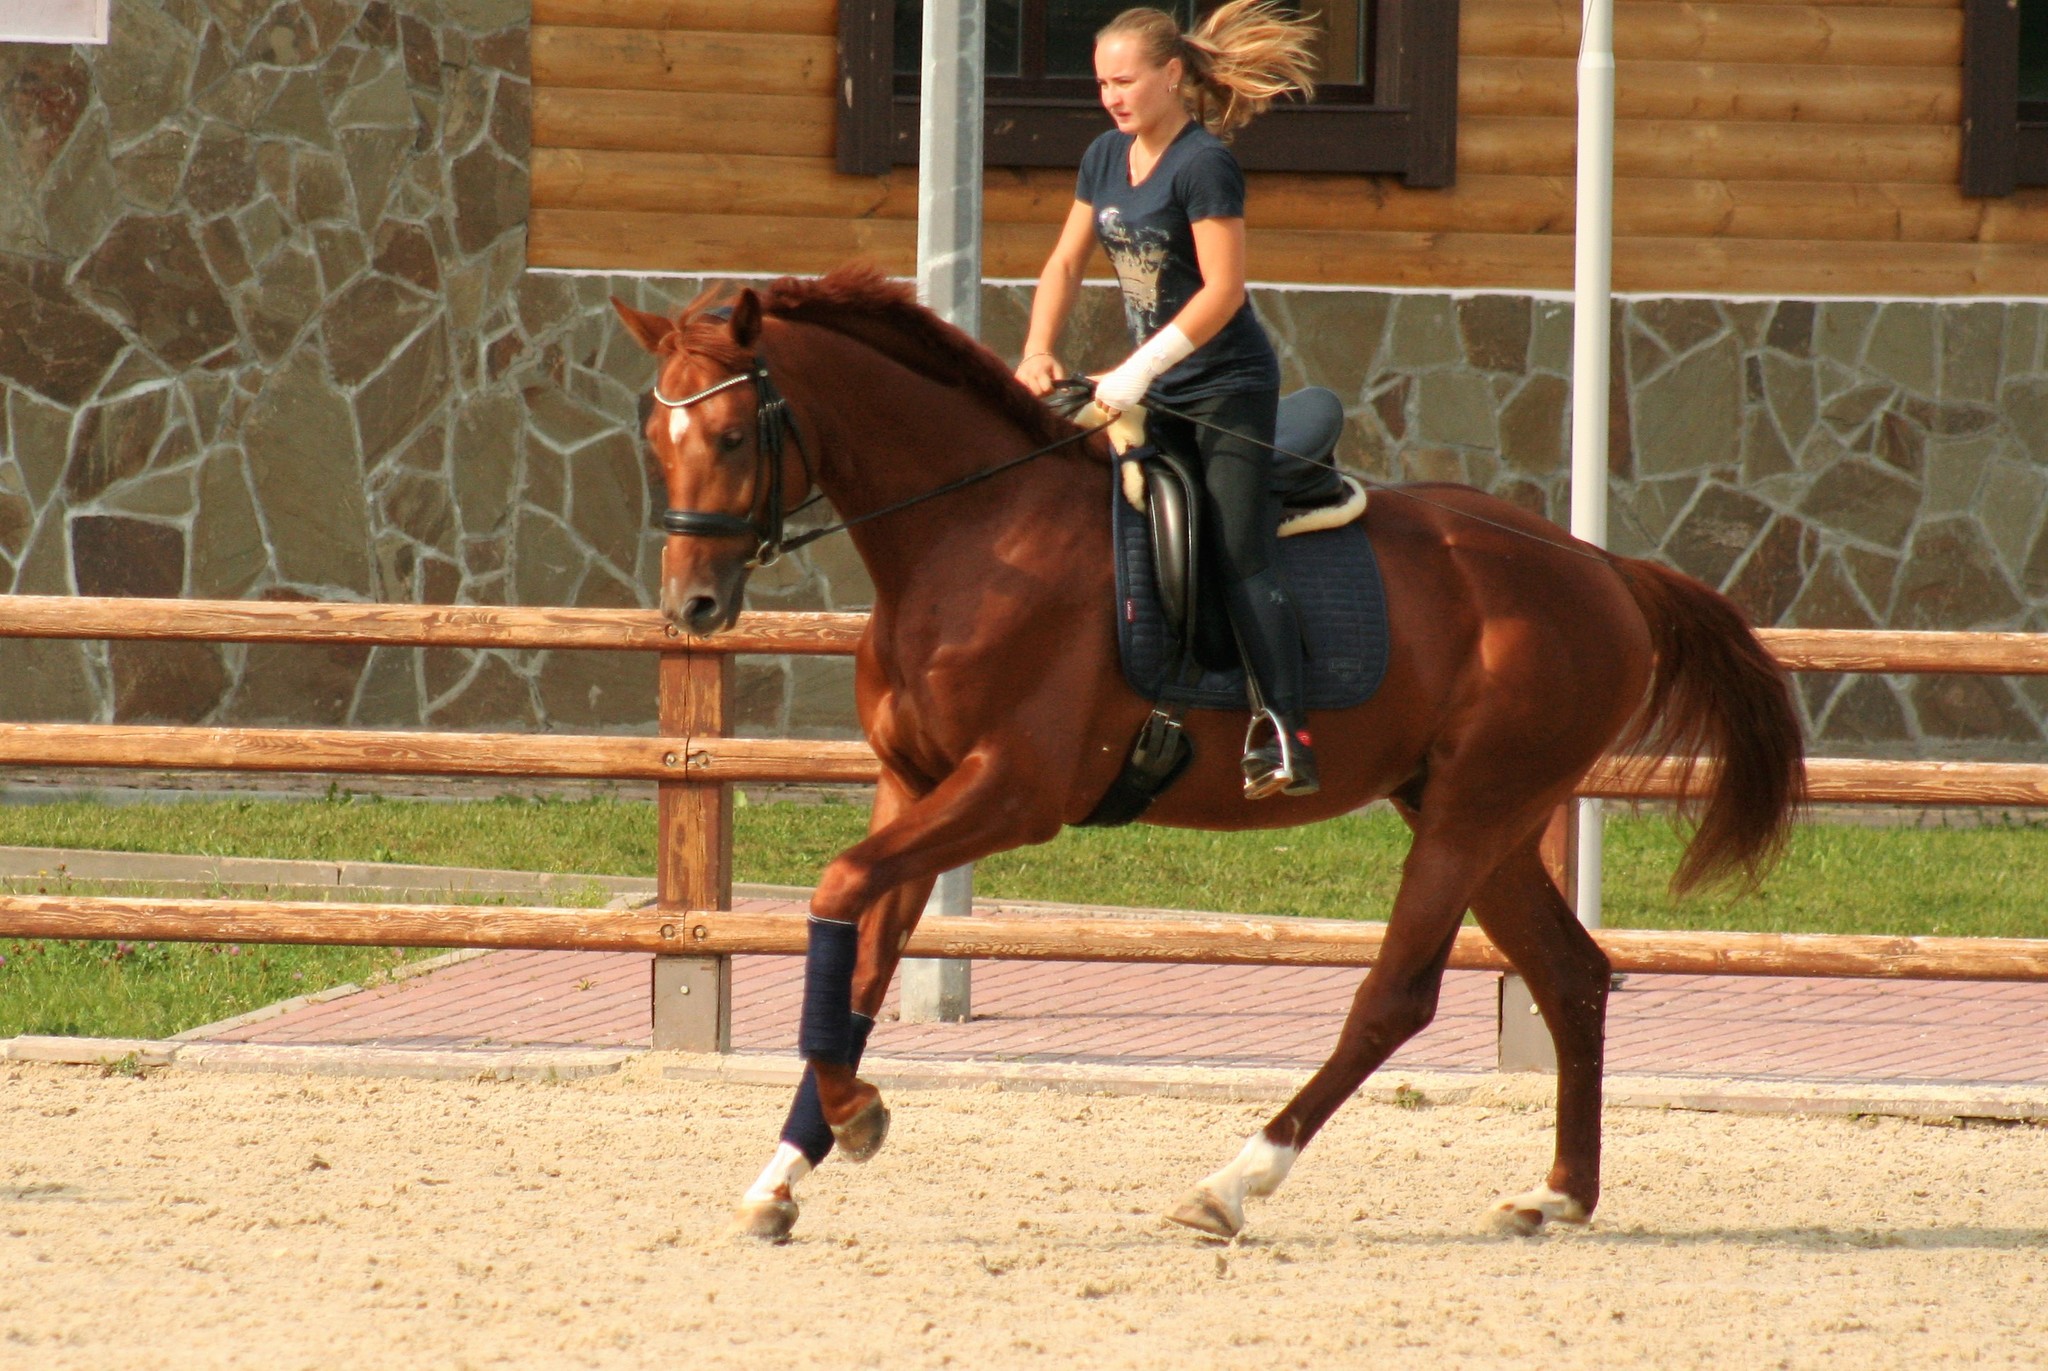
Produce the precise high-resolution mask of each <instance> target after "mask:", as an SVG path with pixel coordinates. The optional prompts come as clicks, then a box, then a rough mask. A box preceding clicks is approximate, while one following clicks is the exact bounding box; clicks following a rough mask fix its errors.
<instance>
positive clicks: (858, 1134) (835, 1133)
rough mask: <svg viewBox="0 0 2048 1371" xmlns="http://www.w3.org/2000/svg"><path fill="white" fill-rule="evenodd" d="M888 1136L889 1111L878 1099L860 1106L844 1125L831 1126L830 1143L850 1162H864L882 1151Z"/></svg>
mask: <svg viewBox="0 0 2048 1371" xmlns="http://www.w3.org/2000/svg"><path fill="white" fill-rule="evenodd" d="M888 1136H889V1110H888V1108H887V1107H886V1106H885V1105H883V1103H882V1101H881V1099H880V1097H877V1098H875V1099H872V1100H869V1101H868V1102H867V1103H866V1104H864V1105H862V1106H861V1107H860V1108H859V1110H857V1111H856V1112H855V1113H854V1116H853V1117H852V1118H850V1119H848V1120H847V1121H846V1122H845V1123H842V1124H834V1125H833V1126H832V1141H833V1142H835V1143H837V1144H838V1145H839V1153H840V1155H841V1156H843V1157H845V1158H846V1160H848V1161H850V1162H864V1161H866V1160H867V1159H868V1158H869V1157H872V1156H874V1155H875V1153H877V1152H879V1151H881V1150H882V1143H883V1140H884V1139H886V1138H887V1137H888Z"/></svg>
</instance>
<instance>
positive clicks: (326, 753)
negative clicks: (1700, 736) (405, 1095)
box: [0, 724, 2048, 808]
mask: <svg viewBox="0 0 2048 1371" xmlns="http://www.w3.org/2000/svg"><path fill="white" fill-rule="evenodd" d="M0 766H71V767H113V768H120V767H129V768H140V767H147V768H149V769H152V770H159V769H172V770H192V771H319V772H335V773H339V774H343V775H409V776H546V777H552V778H568V777H574V778H580V779H587V780H614V781H676V780H687V781H689V782H692V783H698V784H733V783H740V784H748V785H772V784H812V785H815V784H821V783H825V784H872V783H873V782H874V780H875V779H876V776H877V768H876V764H875V754H874V752H873V751H872V750H870V749H869V747H868V745H867V744H866V743H864V742H852V741H831V740H812V739H797V738H727V737H719V736H708V735H707V736H695V737H621V736H619V735H617V734H580V733H538V734H536V733H413V732H398V731H384V732H377V731H372V730H369V729H343V728H328V729H321V728H190V727H180V726H175V725H168V724H161V725H158V724H0ZM1711 774H1712V769H1711V767H1709V766H1701V767H1698V768H1696V769H1695V770H1694V773H1693V776H1692V781H1691V784H1690V789H1692V790H1695V791H1696V790H1698V789H1699V788H1700V787H1702V786H1704V785H1705V784H1706V783H1707V781H1708V780H1709V778H1710V777H1711ZM1680 775H1681V768H1679V767H1678V766H1677V765H1675V764H1674V763H1671V762H1669V761H1657V762H1655V763H1652V764H1649V765H1647V766H1645V765H1641V764H1637V765H1634V766H1631V765H1630V764H1629V763H1627V762H1625V761H1622V760H1618V759H1609V760H1607V761H1605V762H1602V763H1601V764H1600V765H1598V766H1596V767H1595V768H1594V769H1593V770H1592V772H1591V773H1589V774H1588V775H1587V777H1586V779H1585V782H1584V783H1583V784H1582V785H1581V786H1580V787H1579V794H1581V795H1584V796H1586V797H1588V798H1590V799H1612V800H1669V799H1675V798H1677V797H1678V796H1679V795H1681V794H1682V793H1684V790H1683V789H1682V788H1681V786H1680V784H1679V780H1680ZM1806 782H1807V789H1808V793H1809V794H1810V795H1811V796H1812V798H1813V799H1815V800H1817V801H1822V802H1827V803H1843V804H1895V805H2009V806H2013V807H2017V808H2027V807H2031V806H2048V764H2043V763H2038V762H1912V761H1873V760H1865V759H1860V758H1845V757H1815V758H1813V759H1811V760H1810V761H1808V762H1807V764H1806Z"/></svg>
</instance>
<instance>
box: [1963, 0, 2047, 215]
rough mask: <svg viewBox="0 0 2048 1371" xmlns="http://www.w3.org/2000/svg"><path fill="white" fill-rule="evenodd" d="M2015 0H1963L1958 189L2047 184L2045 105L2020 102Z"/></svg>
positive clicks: (1986, 191) (1974, 191)
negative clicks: (1960, 178)
mask: <svg viewBox="0 0 2048 1371" xmlns="http://www.w3.org/2000/svg"><path fill="white" fill-rule="evenodd" d="M2019 49H2020V11H2019V5H2018V3H2017V0H1964V5H1963V194H1965V195H2010V194H2012V193H2013V192H2014V191H2015V190H2017V189H2018V188H2019V187H2021V186H2048V110H2043V109H2040V108H2038V107H2035V106H2025V107H2023V106H2022V105H2021V104H2020V94H2019V89H2020V88H2019V76H2020V62H2019Z"/></svg>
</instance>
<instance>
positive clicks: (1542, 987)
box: [1472, 840, 1610, 1233]
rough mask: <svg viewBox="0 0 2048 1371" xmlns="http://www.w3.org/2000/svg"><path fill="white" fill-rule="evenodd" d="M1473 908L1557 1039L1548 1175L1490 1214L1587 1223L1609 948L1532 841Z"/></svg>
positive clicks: (1528, 1222) (1503, 1220)
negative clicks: (1553, 1145)
mask: <svg viewBox="0 0 2048 1371" xmlns="http://www.w3.org/2000/svg"><path fill="white" fill-rule="evenodd" d="M1472 916H1473V917H1474V918H1475V919H1477V920H1478V921H1479V926H1480V927H1481V928H1482V929H1484V930H1485V931H1486V936H1487V937H1489V938H1491V939H1492V940H1493V945H1494V946H1495V947H1498V948H1499V949H1500V950H1501V951H1502V952H1503V953H1505V954H1506V956H1507V959H1508V961H1509V962H1510V963H1512V964H1513V966H1514V968H1515V970H1516V972H1518V973H1519V974H1520V975H1521V977H1522V979H1523V980H1524V981H1526V982H1527V983H1528V985H1529V995H1530V998H1532V999H1533V1000H1535V1002H1536V1007H1537V1008H1538V1009H1540V1010H1541V1011H1543V1021H1544V1023H1545V1024H1546V1025H1548V1027H1549V1029H1550V1037H1551V1041H1552V1042H1554V1043H1555V1044H1556V1046H1557V1154H1556V1158H1555V1160H1554V1161H1553V1163H1552V1165H1551V1168H1550V1175H1549V1177H1548V1179H1547V1180H1546V1181H1545V1183H1544V1184H1543V1185H1541V1186H1539V1187H1537V1188H1536V1189H1534V1190H1531V1191H1528V1192H1526V1193H1524V1194H1520V1195H1514V1196H1510V1197H1508V1198H1506V1199H1503V1200H1502V1201H1501V1202H1500V1203H1499V1204H1497V1205H1495V1206H1494V1208H1493V1210H1492V1211H1491V1218H1492V1220H1493V1222H1494V1223H1495V1224H1496V1225H1497V1226H1498V1227H1500V1228H1503V1229H1505V1230H1508V1231H1511V1232H1516V1233H1534V1232H1535V1231H1536V1230H1537V1229H1539V1228H1541V1227H1542V1226H1543V1225H1544V1224H1546V1223H1549V1222H1553V1221H1562V1222H1565V1223H1584V1222H1585V1221H1586V1220H1587V1218H1589V1217H1590V1216H1591V1215H1592V1213H1593V1206H1594V1205H1595V1204H1597V1203H1598V1202H1599V1199H1600V1082H1601V1072H1602V1069H1603V1056H1604V1053H1605V1050H1606V1031H1607V987H1608V976H1609V972H1610V968H1609V965H1608V961H1607V954H1606V953H1604V952H1602V951H1601V950H1600V946H1599V944H1597V943H1595V942H1594V941H1593V938H1592V935H1590V934H1589V933H1587V932H1586V930H1585V928H1584V926H1583V925H1581V924H1580V923H1579V921H1578V918H1577V916H1576V915H1574V914H1573V913H1572V910H1571V906H1569V905H1567V904H1566V903H1565V902H1564V897H1563V896H1562V895H1560V894H1558V891H1557V886H1556V885H1555V884H1554V883H1552V881H1551V879H1550V873H1549V872H1547V871H1545V870H1544V869H1543V860H1542V858H1541V857H1540V856H1539V855H1538V850H1537V846H1536V843H1535V842H1534V841H1533V840H1532V841H1531V842H1529V843H1527V844H1525V845H1523V846H1522V847H1519V848H1517V849H1516V850H1515V851H1514V852H1513V853H1512V854H1511V855H1510V856H1509V857H1508V858H1507V859H1506V860H1505V861H1503V862H1502V863H1501V864H1500V865H1499V866H1498V867H1497V868H1495V870H1494V873H1493V875H1492V876H1490V877H1489V878H1488V879H1487V882H1486V884H1485V885H1484V886H1482V887H1480V890H1479V893H1478V894H1477V895H1475V896H1474V897H1473V900H1472Z"/></svg>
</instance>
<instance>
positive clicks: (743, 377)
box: [654, 353, 1109, 567]
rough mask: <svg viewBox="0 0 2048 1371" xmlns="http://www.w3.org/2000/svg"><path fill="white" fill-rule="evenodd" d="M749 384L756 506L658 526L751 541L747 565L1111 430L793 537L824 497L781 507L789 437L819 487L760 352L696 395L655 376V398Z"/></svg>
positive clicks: (672, 404) (676, 404)
mask: <svg viewBox="0 0 2048 1371" xmlns="http://www.w3.org/2000/svg"><path fill="white" fill-rule="evenodd" d="M749 381H751V382H753V383H754V429H755V434H756V439H757V441H756V445H755V451H756V453H757V454H758V457H759V462H758V463H757V471H756V475H755V480H754V488H755V490H756V491H757V492H759V494H757V495H756V496H755V499H754V507H753V508H752V509H751V510H749V511H748V513H747V514H746V515H745V516H744V517H742V516H741V515H737V514H726V513H722V512H720V511H716V510H702V509H665V510H663V511H662V513H661V527H662V529H663V530H664V531H665V532H668V533H672V534H677V535H680V536H682V537H686V538H752V539H753V540H754V555H753V557H752V558H750V559H749V560H748V562H747V565H748V566H750V567H766V566H773V565H775V563H776V562H777V561H779V560H780V559H781V557H782V554H783V553H785V552H794V551H795V550H796V549H798V548H800V547H804V546H806V545H808V544H810V543H815V542H817V541H818V539H820V538H825V537H829V536H831V535H832V534H834V533H842V532H844V531H845V530H847V529H849V528H853V527H854V526H855V525H857V524H864V523H867V522H868V521H869V520H870V519H879V518H881V517H882V516H884V515H886V514H894V513H896V512H897V511H898V510H904V509H909V508H910V507H911V506H912V505H921V504H923V503H924V502H925V501H927V500H936V499H938V498H939V497H940V496H941V495H951V494H952V493H953V492H954V491H956V490H965V489H966V488H967V487H969V486H972V485H979V484H980V483H981V482H983V481H986V480H989V479H991V478H993V477H996V476H1000V475H1002V474H1003V473H1004V472H1006V471H1010V470H1013V469H1015V468H1017V467H1020V466H1023V465H1024V464H1025V463H1026V462H1035V461H1037V460H1038V459H1039V458H1040V457H1043V456H1045V455H1047V454H1048V453H1051V452H1056V451H1058V450H1059V449H1060V448H1063V447H1066V446H1067V445H1068V444H1070V443H1074V442H1078V441H1080V440H1082V439H1085V438H1090V437H1093V436H1094V435H1095V434H1098V433H1100V432H1102V431H1103V430H1104V429H1106V428H1108V427H1109V424H1108V423H1107V422H1106V421H1105V422H1103V423H1100V424H1097V425H1095V426H1094V427H1092V428H1083V429H1077V430H1076V431H1075V432H1073V433H1070V434H1068V435H1067V436H1066V437H1064V438H1057V439H1055V440H1053V441H1052V442H1050V443H1047V444H1046V445H1045V446H1044V447H1040V448H1034V449H1032V450H1031V451H1030V452H1027V453H1025V454H1024V455H1023V456H1021V457H1012V458H1011V459H1010V460H1009V461H1007V462H998V463H996V465H994V466H992V467H986V468H984V469H982V470H980V471H976V472H972V473H970V474H968V475H966V476H963V477H961V478H960V479H959V480H957V481H948V482H946V484H944V485H942V486H938V487H935V488H934V489H931V490H927V491H924V492H922V493H920V494H917V495H913V496H911V497H910V498H909V499H907V500H898V501H896V502H895V503H894V504H890V505H884V506H883V507H882V508H880V509H875V510H869V511H868V512H867V513H866V514H859V515H855V516H854V517H853V518H851V519H842V520H840V521H839V522H838V523H836V524H827V525H825V526H824V527H823V528H814V529H811V530H810V531H809V532H807V533H799V534H798V535H796V536H795V537H794V538H791V537H787V536H785V535H784V533H783V522H784V520H785V519H786V518H787V517H789V515H795V514H801V513H803V512H804V511H805V510H807V509H809V508H810V507H811V506H812V505H814V504H816V503H817V502H818V501H819V500H822V499H824V498H825V497H824V495H823V493H822V492H821V493H818V494H815V495H811V496H810V498H809V499H807V500H805V501H804V502H803V503H802V504H800V505H798V506H797V507H796V508H795V509H792V510H789V511H787V513H785V512H784V510H783V508H782V502H783V482H782V448H783V440H784V437H785V436H787V437H788V438H790V439H792V440H794V441H795V443H796V450H797V456H798V457H799V458H801V459H802V461H803V464H804V488H805V490H806V492H808V491H809V490H810V489H811V487H813V486H815V485H816V484H817V480H818V478H817V473H816V472H815V471H814V470H813V469H812V467H811V454H810V451H809V450H808V449H807V448H805V447H804V439H803V434H802V433H801V432H800V431H799V430H798V429H797V426H796V421H795V420H794V419H793V418H791V417H790V413H789V401H788V400H786V399H784V398H783V395H782V392H781V391H779V390H777V389H776V387H775V382H774V381H773V379H771V378H770V377H769V375H768V364H767V363H766V362H765V361H763V360H762V359H761V357H760V355H759V354H758V353H757V354H756V355H755V357H754V365H753V368H752V370H749V371H742V372H739V373H737V374H735V375H732V376H728V377H726V378H725V379H724V380H722V381H715V382H713V383H712V384H710V385H708V386H706V387H704V389H702V390H700V391H697V392H695V393H694V394H690V395H684V396H682V397H680V398H678V399H674V400H671V399H669V398H668V396H666V395H663V394H662V393H661V383H660V381H659V380H657V381H656V382H655V385H654V401H655V403H656V404H659V405H663V406H665V407H667V408H669V409H688V408H689V407H690V406H691V405H694V404H697V403H698V402H699V401H702V400H708V399H710V398H711V397H712V396H714V395H717V394H718V393H719V392H721V391H726V390H731V389H732V388H733V387H735V386H738V385H743V384H745V383H746V382H749ZM762 466H765V467H766V468H767V471H766V479H765V480H764V479H763V478H762V473H761V472H760V471H759V470H758V467H762Z"/></svg>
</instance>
